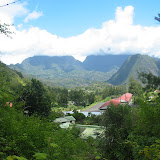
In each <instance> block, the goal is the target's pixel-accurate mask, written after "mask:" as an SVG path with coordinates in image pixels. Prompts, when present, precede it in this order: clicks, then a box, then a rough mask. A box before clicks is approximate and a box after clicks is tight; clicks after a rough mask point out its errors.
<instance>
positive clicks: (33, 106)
mask: <svg viewBox="0 0 160 160" xmlns="http://www.w3.org/2000/svg"><path fill="white" fill-rule="evenodd" d="M22 98H23V99H24V101H25V106H24V110H26V111H28V115H32V114H34V113H35V114H38V115H41V116H47V115H49V113H50V111H51V101H50V97H49V96H48V94H47V91H46V90H45V88H44V86H43V84H42V83H41V82H40V81H38V80H36V79H32V80H31V83H28V84H27V85H26V86H25V87H24V88H23V95H22Z"/></svg>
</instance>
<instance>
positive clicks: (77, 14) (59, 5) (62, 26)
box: [15, 0, 160, 37]
mask: <svg viewBox="0 0 160 160" xmlns="http://www.w3.org/2000/svg"><path fill="white" fill-rule="evenodd" d="M22 2H23V1H22ZM24 2H27V5H26V7H27V8H28V9H29V10H30V11H33V10H36V11H37V12H43V16H41V17H40V18H39V19H37V20H36V21H33V20H32V21H30V22H29V23H27V24H25V27H29V26H30V25H33V26H38V27H40V28H41V29H46V30H47V31H48V32H50V33H52V34H56V35H58V36H62V37H69V36H76V35H78V34H81V33H83V32H84V31H85V30H87V29H88V28H92V27H93V28H101V26H102V23H103V22H105V21H107V20H111V19H114V16H115V14H114V13H115V10H116V8H117V7H122V8H124V7H126V6H130V5H131V6H133V7H134V24H141V25H143V26H156V25H157V22H156V21H155V20H154V16H157V14H158V13H159V12H160V1H159V0H113V1H111V0H28V1H24ZM23 18H24V17H21V18H19V19H18V18H17V19H15V24H16V25H17V24H19V23H22V22H23Z"/></svg>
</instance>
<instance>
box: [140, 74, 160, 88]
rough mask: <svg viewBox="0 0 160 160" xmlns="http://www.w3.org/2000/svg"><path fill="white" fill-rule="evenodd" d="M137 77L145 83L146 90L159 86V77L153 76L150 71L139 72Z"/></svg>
mask: <svg viewBox="0 0 160 160" xmlns="http://www.w3.org/2000/svg"><path fill="white" fill-rule="evenodd" d="M139 79H140V80H141V82H142V83H143V84H145V85H146V86H145V89H146V90H153V89H157V88H158V87H159V86H160V77H158V76H154V75H153V74H152V73H144V72H142V73H139Z"/></svg>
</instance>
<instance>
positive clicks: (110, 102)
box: [99, 99, 120, 110]
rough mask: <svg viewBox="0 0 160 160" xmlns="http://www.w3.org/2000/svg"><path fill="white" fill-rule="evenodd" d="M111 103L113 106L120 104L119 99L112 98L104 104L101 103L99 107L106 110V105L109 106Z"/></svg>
mask: <svg viewBox="0 0 160 160" xmlns="http://www.w3.org/2000/svg"><path fill="white" fill-rule="evenodd" d="M111 104H113V105H114V106H118V105H119V104H120V101H119V100H116V99H112V100H110V101H107V102H106V103H105V104H103V105H102V106H101V107H100V108H99V109H100V110H106V109H107V107H108V106H110V105H111Z"/></svg>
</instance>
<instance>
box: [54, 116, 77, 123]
mask: <svg viewBox="0 0 160 160" xmlns="http://www.w3.org/2000/svg"><path fill="white" fill-rule="evenodd" d="M75 121H76V119H75V118H74V117H73V116H66V117H60V118H56V119H55V120H54V122H55V123H61V124H62V123H70V124H75Z"/></svg>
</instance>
